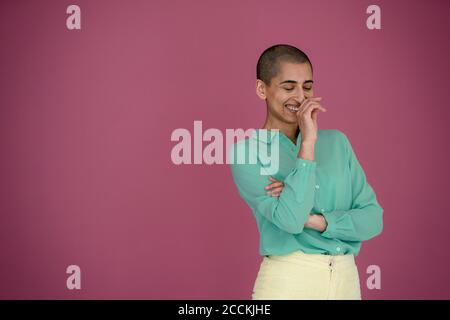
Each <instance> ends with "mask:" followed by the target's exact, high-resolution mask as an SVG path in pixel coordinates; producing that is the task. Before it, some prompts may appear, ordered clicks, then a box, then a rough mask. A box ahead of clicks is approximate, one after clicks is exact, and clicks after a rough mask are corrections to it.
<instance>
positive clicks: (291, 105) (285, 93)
mask: <svg viewBox="0 0 450 320" xmlns="http://www.w3.org/2000/svg"><path fill="white" fill-rule="evenodd" d="M312 80H313V79H312V71H311V67H310V66H309V63H307V62H305V63H291V62H281V64H280V68H279V70H278V74H277V76H275V77H273V78H272V81H271V84H270V86H267V85H266V84H265V83H264V82H263V81H261V80H259V79H258V80H257V94H258V96H259V97H260V98H261V99H264V100H266V102H267V106H268V112H269V115H268V116H270V117H274V118H275V119H276V120H277V121H281V122H284V123H289V124H294V123H295V124H296V123H297V122H298V121H297V116H296V111H297V110H296V109H298V107H299V106H300V105H301V104H302V102H303V100H305V99H307V98H310V97H312V96H313V86H312V85H313V81H312ZM290 109H291V110H290Z"/></svg>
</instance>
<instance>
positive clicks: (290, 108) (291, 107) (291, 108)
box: [285, 105, 300, 112]
mask: <svg viewBox="0 0 450 320" xmlns="http://www.w3.org/2000/svg"><path fill="white" fill-rule="evenodd" d="M285 107H286V108H288V109H289V110H291V111H293V112H294V111H298V110H299V109H300V108H296V107H293V106H291V105H286V106H285Z"/></svg>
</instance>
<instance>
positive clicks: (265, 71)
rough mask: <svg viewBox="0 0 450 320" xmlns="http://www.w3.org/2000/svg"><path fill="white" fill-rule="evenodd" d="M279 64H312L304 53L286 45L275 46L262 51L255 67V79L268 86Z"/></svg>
mask: <svg viewBox="0 0 450 320" xmlns="http://www.w3.org/2000/svg"><path fill="white" fill-rule="evenodd" d="M281 62H292V63H304V62H307V63H309V66H310V67H311V72H312V64H311V61H310V60H309V58H308V56H307V55H306V53H304V52H303V51H301V50H300V49H298V48H296V47H294V46H291V45H288V44H276V45H274V46H271V47H269V48H267V49H266V50H264V52H263V53H262V54H261V56H260V57H259V59H258V64H257V65H256V78H257V79H260V80H262V81H263V82H264V83H265V84H267V85H268V86H270V83H271V80H272V78H273V77H275V76H276V75H277V74H278V71H279V67H280V63H281Z"/></svg>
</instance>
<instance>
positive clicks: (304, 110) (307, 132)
mask: <svg viewBox="0 0 450 320" xmlns="http://www.w3.org/2000/svg"><path fill="white" fill-rule="evenodd" d="M321 100H322V98H321V97H311V98H307V99H305V100H304V101H303V102H302V104H301V105H300V107H299V110H298V111H297V113H296V115H297V122H298V126H299V128H300V132H301V133H302V142H311V143H315V142H316V140H317V130H318V125H317V115H318V113H319V112H326V111H327V110H326V109H325V108H324V107H322V106H321V105H320V103H319V102H320V101H321Z"/></svg>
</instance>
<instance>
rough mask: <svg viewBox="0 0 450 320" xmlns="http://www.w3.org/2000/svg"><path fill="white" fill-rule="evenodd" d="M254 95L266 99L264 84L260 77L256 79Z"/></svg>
mask: <svg viewBox="0 0 450 320" xmlns="http://www.w3.org/2000/svg"><path fill="white" fill-rule="evenodd" d="M256 95H257V96H258V97H259V98H260V99H261V100H266V98H267V96H266V84H265V83H264V82H263V81H262V80H260V79H256Z"/></svg>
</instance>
